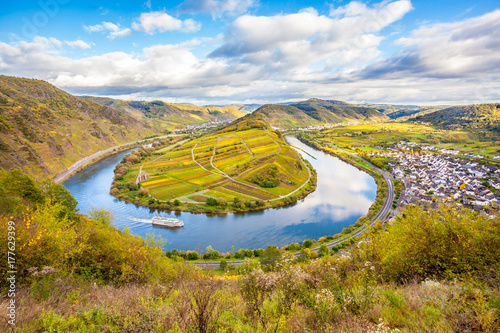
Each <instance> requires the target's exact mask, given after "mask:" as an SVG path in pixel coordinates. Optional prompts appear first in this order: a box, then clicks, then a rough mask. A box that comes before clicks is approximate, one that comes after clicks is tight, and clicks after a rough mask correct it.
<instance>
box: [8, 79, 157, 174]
mask: <svg viewBox="0 0 500 333" xmlns="http://www.w3.org/2000/svg"><path fill="white" fill-rule="evenodd" d="M156 133H157V130H155V129H154V128H152V127H151V126H150V125H148V123H147V122H144V121H142V120H141V117H137V116H134V115H132V114H130V113H128V112H126V111H124V110H119V109H116V108H111V107H108V106H104V105H101V104H97V103H95V102H92V101H90V100H87V99H83V98H79V97H75V96H73V95H71V94H68V93H66V92H64V91H62V90H60V89H58V88H56V87H54V86H53V85H51V84H49V83H47V82H44V81H40V80H33V79H25V78H17V77H9V76H3V75H2V76H0V167H1V168H2V169H22V170H23V171H24V172H26V173H28V174H31V175H34V176H35V177H37V178H38V177H43V176H50V175H55V174H57V173H60V172H61V171H63V170H65V169H66V168H67V167H68V166H70V165H71V164H73V163H74V162H75V161H77V160H79V159H80V158H82V157H84V156H86V155H90V154H93V153H95V152H97V151H99V150H101V149H103V148H107V147H112V146H115V145H119V144H122V143H125V142H130V141H134V140H137V139H140V138H143V137H146V136H150V135H153V134H156Z"/></svg>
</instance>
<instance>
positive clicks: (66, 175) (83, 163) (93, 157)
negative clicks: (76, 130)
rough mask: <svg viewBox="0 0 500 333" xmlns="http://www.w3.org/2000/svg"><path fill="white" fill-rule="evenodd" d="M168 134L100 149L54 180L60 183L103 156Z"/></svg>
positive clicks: (74, 164)
mask: <svg viewBox="0 0 500 333" xmlns="http://www.w3.org/2000/svg"><path fill="white" fill-rule="evenodd" d="M167 136H168V135H166V136H165V135H163V136H158V137H152V138H146V139H142V140H138V141H133V142H128V143H124V144H121V145H118V146H114V147H110V148H107V149H104V150H101V151H98V152H97V153H94V154H92V155H90V156H85V157H84V158H82V159H80V160H78V161H76V162H75V163H73V165H71V166H70V167H69V168H68V169H67V170H66V171H65V172H63V173H61V174H58V175H56V176H55V177H54V178H53V180H54V182H55V183H58V184H59V183H62V182H64V181H65V180H66V179H68V178H70V177H71V176H72V175H74V174H76V173H77V172H79V171H81V170H83V169H84V168H85V167H87V166H89V165H91V164H94V163H96V162H99V161H100V160H102V159H103V158H106V157H108V156H110V155H113V154H116V153H119V152H121V151H125V150H127V149H132V148H136V147H139V146H141V145H144V144H148V143H149V142H152V141H154V140H157V139H160V138H164V137H167Z"/></svg>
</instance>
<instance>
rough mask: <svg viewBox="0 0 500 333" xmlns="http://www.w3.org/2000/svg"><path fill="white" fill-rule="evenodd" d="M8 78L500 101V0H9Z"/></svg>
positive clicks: (129, 93) (203, 94) (103, 91)
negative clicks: (474, 0) (473, 0)
mask: <svg viewBox="0 0 500 333" xmlns="http://www.w3.org/2000/svg"><path fill="white" fill-rule="evenodd" d="M0 74H4V75H11V76H19V77H28V78H37V79H41V80H45V81H48V82H50V83H52V84H54V85H55V86H57V87H59V88H61V89H63V90H65V91H68V92H70V93H72V94H76V95H96V96H108V97H112V98H119V99H132V100H155V99H158V100H163V101H166V102H174V103H181V102H184V103H185V102H189V103H194V104H198V105H202V104H204V105H206V104H212V105H213V104H217V105H220V104H230V103H242V104H250V103H258V104H263V103H281V102H293V101H298V100H304V99H308V98H321V99H334V100H342V101H346V102H351V103H389V104H417V105H459V104H472V103H475V104H479V103H487V102H500V84H499V83H500V3H498V2H497V0H495V1H493V0H491V1H490V0H485V1H476V2H472V1H464V0H453V1H452V0H441V1H435V0H413V1H410V0H386V1H378V0H376V1H342V0H329V1H302V0H296V1H264V0H260V1H259V0H185V1H173V0H163V1H159V0H136V1H116V0H115V1H110V0H101V1H95V0H87V1H76V0H39V1H31V0H23V1H9V2H5V3H3V4H2V10H1V11H0Z"/></svg>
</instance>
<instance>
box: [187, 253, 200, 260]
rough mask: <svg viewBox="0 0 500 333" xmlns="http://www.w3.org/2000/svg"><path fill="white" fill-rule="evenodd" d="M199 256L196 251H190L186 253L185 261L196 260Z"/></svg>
mask: <svg viewBox="0 0 500 333" xmlns="http://www.w3.org/2000/svg"><path fill="white" fill-rule="evenodd" d="M198 259H200V255H199V254H198V252H196V251H190V252H188V253H187V260H198Z"/></svg>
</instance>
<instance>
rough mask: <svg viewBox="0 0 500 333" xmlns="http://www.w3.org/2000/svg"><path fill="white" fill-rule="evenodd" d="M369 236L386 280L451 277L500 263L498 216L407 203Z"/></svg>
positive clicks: (499, 221)
mask: <svg viewBox="0 0 500 333" xmlns="http://www.w3.org/2000/svg"><path fill="white" fill-rule="evenodd" d="M403 214H404V216H405V217H404V218H402V219H399V221H398V222H396V223H395V224H394V225H393V226H390V227H388V228H387V231H388V232H387V233H383V234H381V235H380V237H377V238H376V239H375V241H376V246H377V251H378V253H379V255H380V258H381V263H382V268H383V270H382V271H383V275H384V276H385V277H386V278H388V279H391V280H396V281H403V280H405V279H411V278H420V279H424V278H426V277H434V278H453V277H455V276H462V275H467V274H471V273H474V272H477V271H479V270H484V269H485V268H487V267H493V266H495V265H498V264H499V263H500V216H496V217H495V218H493V219H490V218H489V217H487V216H485V215H480V214H478V213H476V212H474V211H471V210H468V209H460V208H451V209H450V208H448V207H441V208H439V209H437V210H432V211H425V210H424V209H423V208H421V207H416V206H409V207H407V208H406V209H405V210H404V212H403Z"/></svg>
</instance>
